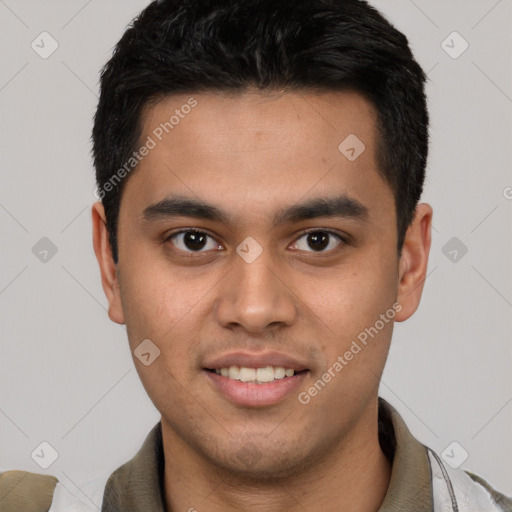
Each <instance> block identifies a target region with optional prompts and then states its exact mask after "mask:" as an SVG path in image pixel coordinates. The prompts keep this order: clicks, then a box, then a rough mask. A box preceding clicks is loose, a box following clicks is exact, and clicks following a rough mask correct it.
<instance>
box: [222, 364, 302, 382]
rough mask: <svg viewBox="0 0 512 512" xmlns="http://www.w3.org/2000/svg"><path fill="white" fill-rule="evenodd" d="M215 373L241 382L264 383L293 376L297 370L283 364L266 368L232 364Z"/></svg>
mask: <svg viewBox="0 0 512 512" xmlns="http://www.w3.org/2000/svg"><path fill="white" fill-rule="evenodd" d="M215 373H216V374H217V375H222V376H223V377H227V378H229V379H233V380H239V381H241V382H251V383H257V384H264V383H266V382H273V381H274V380H277V379H284V378H285V377H293V375H295V370H292V369H291V368H283V367H282V366H266V367H265V368H248V367H246V366H230V367H229V368H227V367H226V368H220V369H219V368H216V369H215Z"/></svg>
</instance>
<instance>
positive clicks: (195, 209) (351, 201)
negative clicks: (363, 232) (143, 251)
mask: <svg viewBox="0 0 512 512" xmlns="http://www.w3.org/2000/svg"><path fill="white" fill-rule="evenodd" d="M368 216H369V212H368V208H367V207H366V206H364V205H363V204H362V203H361V202H360V201H358V200H357V199H355V198H352V197H349V196H347V195H340V196H336V197H318V198H315V199H311V200H309V201H306V202H304V203H300V204H295V205H292V206H289V207H286V208H283V209H282V210H280V211H278V212H277V213H276V215H275V216H274V220H273V226H274V227H275V226H278V225H279V224H285V223H287V222H300V221H303V220H308V219H315V218H318V217H340V218H349V219H355V220H360V221H367V220H368ZM172 217H194V218H198V219H204V220H211V221H215V222H221V223H224V224H230V222H231V219H232V217H231V216H230V215H229V214H227V213H226V212H223V211H222V210H221V209H219V208H217V207H216V206H214V205H212V204H209V203H206V202H204V201H201V200H197V199H192V198H189V197H181V196H172V197H167V198H165V199H163V200H161V201H159V202H158V203H155V204H152V205H150V206H148V207H147V208H145V209H144V211H143V212H142V218H143V221H144V222H147V223H149V222H153V221H157V220H162V219H168V218H172Z"/></svg>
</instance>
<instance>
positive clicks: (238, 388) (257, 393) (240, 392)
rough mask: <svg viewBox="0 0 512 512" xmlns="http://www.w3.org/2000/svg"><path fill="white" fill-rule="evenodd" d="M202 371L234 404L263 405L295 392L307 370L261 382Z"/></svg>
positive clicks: (275, 402)
mask: <svg viewBox="0 0 512 512" xmlns="http://www.w3.org/2000/svg"><path fill="white" fill-rule="evenodd" d="M203 373H204V374H205V375H206V377H207V378H208V379H209V381H210V382H211V383H212V384H213V386H214V387H215V389H217V390H218V391H220V393H221V394H222V395H223V396H224V397H226V398H227V399H228V400H229V401H231V402H233V403H234V404H236V405H240V406H246V407H264V406H267V405H274V404H277V403H278V402H280V401H281V400H283V399H284V398H286V397H287V396H288V395H290V394H291V393H293V392H294V391H295V392H296V391H297V388H299V387H300V386H301V384H302V383H303V381H304V379H305V378H306V376H307V374H308V373H309V372H307V371H305V372H301V373H298V374H296V375H293V376H292V377H284V378H282V379H278V380H274V381H273V382H266V383H263V384H254V383H248V382H242V381H240V380H234V379H229V378H228V377H223V376H222V375H218V374H217V373H215V372H210V371H208V370H203Z"/></svg>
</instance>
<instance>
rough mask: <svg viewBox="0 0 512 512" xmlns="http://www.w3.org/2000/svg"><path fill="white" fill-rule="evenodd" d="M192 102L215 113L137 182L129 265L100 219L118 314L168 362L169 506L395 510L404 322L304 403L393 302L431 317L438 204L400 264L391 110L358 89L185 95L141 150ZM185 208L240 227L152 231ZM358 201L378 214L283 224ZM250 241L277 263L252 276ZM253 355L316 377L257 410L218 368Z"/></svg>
mask: <svg viewBox="0 0 512 512" xmlns="http://www.w3.org/2000/svg"><path fill="white" fill-rule="evenodd" d="M190 96H193V97H194V98H195V99H196V100H197V106H196V107H195V108H194V109H193V110H192V112H191V113H190V114H188V115H187V116H185V118H184V119H182V120H180V123H179V125H177V126H175V127H174V129H173V130H172V131H171V132H170V133H169V134H168V135H166V137H165V138H164V139H163V140H162V141H161V142H159V143H158V145H157V146H156V147H155V148H154V149H152V150H151V151H150V153H149V155H148V156H146V157H145V158H144V159H143V161H142V162H141V163H140V164H139V166H138V167H137V169H136V170H135V171H133V174H132V175H130V177H129V179H128V181H127V182H126V184H125V188H124V190H123V194H122V200H121V207H120V215H119V226H118V240H119V262H118V267H117V268H116V265H115V264H114V262H113V260H112V254H111V249H110V246H109V243H108V236H107V231H106V226H105V214H104V210H103V206H102V204H101V203H96V204H95V205H94V206H93V209H92V218H93V237H94V248H95V252H96V256H97V258H98V262H99V265H100V270H101V278H102V284H103V288H104V291H105V294H106V296H107V298H108V302H109V317H110V318H111V319H112V320H113V321H114V322H117V323H121V324H126V326H127V332H128V338H129V343H130V348H131V350H132V351H133V350H134V349H135V348H136V347H137V346H138V345H139V344H140V343H141V341H142V340H144V339H147V338H149V339H151V340H152V341H153V343H155V345H157V346H158V347H159V349H160V351H161V354H160V357H158V358H157V359H156V360H155V361H154V362H153V363H152V364H151V365H150V366H144V365H143V364H141V362H140V361H139V360H138V359H137V358H135V357H134V362H135V365H136V367H137V371H138V372H139V375H140V378H141V380H142V383H143V385H144V387H145V389H146V391H147V393H148V395H149V397H150V398H151V400H152V401H153V403H154V404H155V406H156V407H157V409H158V410H159V412H160V413H161V415H162V432H163V445H164V452H165V459H166V468H165V477H164V480H165V499H166V504H167V508H168V510H173V511H181V510H183V511H186V510H190V509H194V508H195V509H197V510H199V511H200V510H208V511H211V512H216V511H221V510H232V511H238V510H240V511H242V510H254V511H258V512H260V511H261V512H270V511H288V510H297V508H298V507H301V508H302V509H304V510H308V511H320V510H321V511H322V512H329V511H338V510H351V511H354V512H358V511H366V512H367V511H377V510H378V509H379V506H380V504H381V503H382V501H383V499H384V496H385V493H386V490H387V487H388V484H389V477H390V470H391V468H390V463H389V461H388V460H387V459H386V457H385V456H384V454H383V452H382V451H381V449H380V446H379V442H378V436H377V411H378V408H377V393H378V385H379V379H380V376H381V374H382V371H383V369H384V365H385V361H386V357H387V354H388V350H389V345H390V341H391V336H392V330H393V321H390V322H389V323H386V324H385V326H384V328H383V329H381V330H380V331H379V334H378V335H377V336H375V337H374V338H373V339H371V340H370V341H369V343H368V345H367V346H365V347H364V348H363V350H361V351H360V352H359V353H358V354H357V355H356V356H354V358H353V359H352V360H351V361H350V362H349V363H348V364H347V365H346V366H344V368H343V370H342V371H340V372H339V373H337V374H336V377H335V378H332V380H331V381H330V382H329V383H328V384H327V385H326V386H325V388H323V389H322V390H321V392H319V393H318V394H317V395H316V396H315V397H314V398H312V399H311V401H310V402H309V403H308V404H307V405H304V404H302V403H300V402H299V400H298V399H297V395H298V393H299V392H302V391H307V390H308V389H309V388H310V387H311V386H312V385H313V384H314V383H315V382H316V381H317V380H318V379H319V378H321V377H322V375H323V374H324V373H325V372H326V371H327V370H328V369H329V368H330V367H332V365H333V363H334V362H335V361H336V360H337V358H338V356H340V355H341V356H342V355H343V354H344V353H345V352H346V351H347V350H349V348H350V346H351V343H352V341H353V340H354V339H356V338H357V335H358V334H359V333H361V332H362V331H364V329H365V328H368V327H370V326H373V325H374V324H375V322H376V321H377V320H378V319H379V315H381V314H383V313H385V312H386V311H388V310H389V309H390V308H392V305H393V304H395V303H396V302H398V303H399V304H400V305H401V310H400V312H398V313H397V314H396V317H395V318H394V320H395V321H404V320H406V319H407V318H409V317H410V316H411V315H412V314H413V313H414V312H415V310H416V309H417V307H418V304H419V301H420V297H421V293H422V289H423V282H424V280H425V276H426V269H427V262H428V253H429V249H430V240H431V239H430V230H431V220H432V208H431V207H430V206H429V205H427V204H420V205H418V207H417V209H416V217H415V219H414V221H413V223H412V224H411V226H410V227H409V229H408V231H407V234H406V238H405V243H404V246H403V249H402V253H401V257H399V256H398V252H397V231H396V212H395V207H394V197H393V193H392V190H391V189H390V187H389V185H388V184H387V182H386V181H384V179H383V178H382V177H381V175H380V174H379V173H378V171H377V164H376V158H375V149H374V148H375V145H376V140H375V135H376V132H375V130H376V128H375V111H374V109H373V108H372V106H371V105H370V104H369V103H368V102H367V101H366V100H365V99H363V98H362V97H361V96H359V95H358V94H356V93H349V92H330V93H312V92H308V93H306V92H302V93H291V92H286V93H280V94H279V93H269V92H266V93H263V94H262V93H257V92H254V91H246V92H244V93H242V94H238V95H233V94H232V95H228V94H221V93H216V94H214V93H206V92H205V93H200V94H193V95H179V96H178V95H176V96H172V97H169V98H166V99H164V100H162V101H160V102H159V103H157V104H156V105H154V106H152V107H151V108H148V109H147V110H146V111H145V112H144V116H143V135H142V137H141V141H145V140H146V138H147V136H149V135H151V133H152V132H153V130H154V129H155V127H157V126H158V125H159V124H160V123H161V122H164V121H166V120H168V119H169V117H170V115H172V114H173V113H174V111H175V110H176V109H177V108H178V109H179V108H180V107H181V106H182V105H184V104H185V103H186V102H187V100H188V99H189V98H190ZM349 134H356V135H357V137H358V138H359V139H361V140H362V141H363V142H364V144H365V146H366V149H365V151H364V152H363V153H362V154H361V155H360V156H359V157H358V158H357V159H356V160H354V161H349V160H348V159H347V158H346V157H345V156H344V155H342V154H341V152H340V151H339V150H338V145H339V144H340V143H341V142H342V141H343V140H344V139H345V138H346V137H347V136H348V135H349ZM176 194H179V195H181V196H186V197H189V198H194V199H200V200H202V201H205V202H207V203H209V204H212V205H214V206H216V207H217V208H219V209H221V210H222V211H224V212H225V213H226V215H227V216H228V217H229V222H218V221H213V220H205V219H198V218H195V217H193V216H179V217H159V218H157V219H153V220H152V221H151V222H147V221H145V220H144V216H143V212H144V210H145V209H146V208H147V207H148V206H149V205H152V204H154V203H158V202H159V201H161V200H162V199H164V198H165V197H169V196H172V195H176ZM342 194H344V195H346V196H349V197H350V198H353V199H355V200H357V201H359V202H360V203H361V204H362V205H364V207H365V208H366V209H367V217H366V218H350V217H347V216H332V217H317V218H312V219H305V220H300V221H288V222H285V223H281V224H278V225H276V226H274V225H273V218H274V215H275V214H276V213H277V212H278V211H280V210H282V209H283V208H287V207H289V206H292V205H295V204H299V203H303V202H305V201H308V200H311V199H314V198H319V197H323V198H329V197H334V196H338V195H342ZM187 228H188V229H190V228H195V229H200V230H203V231H205V232H206V233H207V234H209V235H210V236H211V237H212V238H207V240H208V242H207V244H206V246H205V248H204V249H202V252H193V251H191V249H190V246H187V245H186V244H185V243H184V241H183V238H182V237H174V238H169V236H170V235H172V234H175V233H177V232H179V231H180V230H184V229H187ZM304 230H314V231H317V232H318V231H323V232H325V230H329V231H332V232H334V233H338V234H340V235H341V236H343V237H345V239H346V242H343V241H340V240H339V239H337V238H336V237H334V236H333V237H332V238H331V239H330V240H331V242H330V244H329V245H328V246H327V247H326V248H323V249H321V251H320V252H319V251H316V250H315V245H313V246H311V245H310V244H309V243H308V237H307V235H304ZM249 236H250V237H253V238H254V239H255V240H256V241H257V242H258V243H259V244H260V246H261V247H262V249H263V252H262V254H261V255H260V256H259V257H258V258H257V259H256V260H255V261H254V262H252V263H247V262H246V261H244V259H242V258H241V257H240V256H239V255H238V254H237V252H236V248H237V247H238V246H239V244H241V242H242V241H243V240H244V239H245V238H246V237H249ZM192 249H193V246H192ZM187 250H188V252H187ZM322 251H323V252H322ZM235 349H240V350H248V351H251V352H255V353H256V352H258V351H263V350H275V351H278V352H283V353H285V354H288V355H291V356H293V357H296V358H298V359H300V360H302V361H305V362H306V363H307V368H308V370H309V371H308V373H307V374H306V376H305V378H304V380H303V382H302V383H301V386H300V389H298V390H296V391H294V392H293V393H290V394H289V395H288V396H286V397H285V398H284V399H283V400H281V401H280V402H279V403H277V404H274V405H271V406H265V407H243V406H239V405H236V404H234V403H232V402H231V401H229V400H227V399H226V397H225V396H224V395H222V394H221V393H219V391H218V390H217V389H216V388H215V387H214V386H212V385H211V383H210V382H209V380H208V379H207V378H205V375H204V372H203V371H202V367H203V366H202V365H203V364H204V362H205V361H206V360H207V359H209V358H210V359H211V357H216V356H218V355H221V354H224V353H226V352H229V351H231V350H235Z"/></svg>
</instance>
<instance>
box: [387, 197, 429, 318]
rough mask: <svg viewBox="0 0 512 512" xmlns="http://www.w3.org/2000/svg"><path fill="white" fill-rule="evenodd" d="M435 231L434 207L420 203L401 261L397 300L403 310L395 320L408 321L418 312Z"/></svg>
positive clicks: (408, 233) (406, 236)
mask: <svg viewBox="0 0 512 512" xmlns="http://www.w3.org/2000/svg"><path fill="white" fill-rule="evenodd" d="M431 229H432V207H431V206H430V205H428V204H425V203H423V204H420V205H418V206H417V208H416V214H415V217H414V220H413V221H412V223H411V225H410V226H409V228H408V229H407V233H406V235H405V240H404V245H403V247H402V255H401V257H400V262H399V272H398V297H397V301H398V302H399V303H400V304H401V306H402V309H401V310H400V312H398V313H397V315H396V317H395V319H396V321H397V322H403V321H404V320H407V319H408V318H409V317H411V316H412V315H413V313H414V312H415V311H416V310H417V309H418V306H419V303H420V299H421V294H422V292H423V286H424V283H425V278H426V275H427V266H428V256H429V252H430V244H431Z"/></svg>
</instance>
